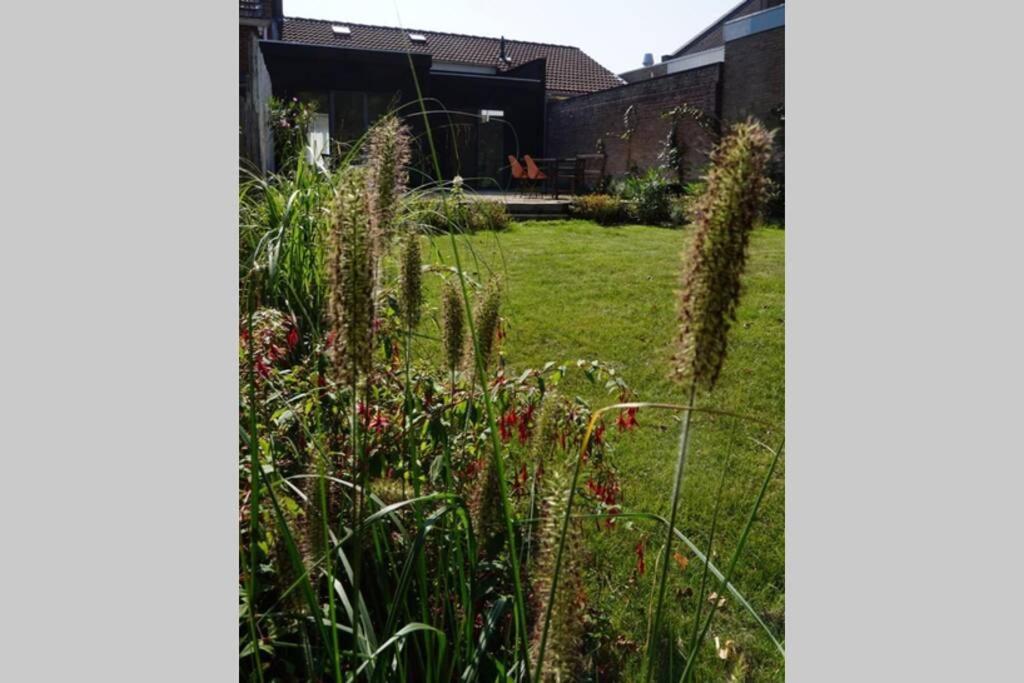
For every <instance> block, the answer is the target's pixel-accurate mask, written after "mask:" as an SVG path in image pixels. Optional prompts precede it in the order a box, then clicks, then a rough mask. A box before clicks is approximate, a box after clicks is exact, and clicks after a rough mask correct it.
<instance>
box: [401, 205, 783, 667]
mask: <svg viewBox="0 0 1024 683" xmlns="http://www.w3.org/2000/svg"><path fill="white" fill-rule="evenodd" d="M691 235H692V230H690V229H682V230H671V229H665V228H656V227H647V226H638V225H630V226H622V227H601V226H598V225H596V224H594V223H591V222H588V221H579V220H571V221H550V222H535V223H514V224H513V227H512V228H511V229H509V230H508V231H506V232H502V233H478V234H475V235H472V236H460V237H458V243H459V248H460V254H461V257H462V264H463V267H464V268H466V270H467V271H468V272H469V273H470V274H471V275H473V276H474V277H478V278H480V279H486V277H487V275H488V273H489V272H497V273H501V274H502V277H503V279H504V282H505V285H506V294H507V296H506V299H505V302H504V307H503V316H504V318H505V320H506V331H507V337H506V338H505V340H504V341H503V343H502V352H503V354H504V357H505V359H506V363H507V368H508V369H509V372H510V373H512V372H519V371H521V370H523V369H526V368H531V367H532V368H539V367H541V366H543V364H544V363H545V362H547V361H556V362H557V363H565V364H566V365H568V366H570V371H569V374H568V375H567V376H566V378H565V380H563V382H562V384H561V385H560V387H559V390H560V391H561V392H562V393H563V394H565V395H566V396H570V397H571V396H580V397H581V398H583V399H584V400H586V401H587V402H588V403H589V404H590V405H591V406H592V407H595V408H597V407H601V406H604V405H608V404H610V403H614V402H615V401H616V398H617V396H616V395H615V394H609V393H608V391H607V390H606V389H605V388H604V386H603V385H601V384H597V385H595V384H591V383H590V382H588V381H587V380H586V379H585V377H584V376H583V375H582V373H580V372H578V371H574V366H575V363H576V361H577V359H585V360H588V361H589V360H591V359H599V360H601V361H605V362H608V363H610V364H612V365H613V366H614V367H615V368H616V369H617V370H618V372H620V373H621V375H622V376H623V377H624V379H625V380H626V382H627V383H628V384H629V385H630V386H631V387H632V388H633V390H634V391H635V392H636V396H635V398H636V399H637V400H643V401H666V402H673V403H685V388H684V387H683V386H682V385H680V384H678V383H676V382H674V381H672V380H671V379H670V369H671V367H672V354H673V351H674V338H675V335H676V332H677V323H676V310H677V298H678V288H679V278H680V269H681V265H682V253H683V251H684V248H685V246H686V245H687V244H688V242H689V239H690V237H691ZM784 237H785V233H784V232H783V231H781V230H777V229H759V230H756V231H755V232H754V234H753V236H752V240H751V248H750V255H749V260H748V266H747V271H746V276H745V279H744V286H745V289H744V293H743V296H742V299H741V305H740V308H739V312H738V319H737V321H736V323H735V324H734V326H733V329H732V332H731V335H730V340H729V356H728V360H727V361H726V364H725V367H724V369H723V371H722V375H721V377H720V379H719V383H718V385H717V386H716V387H715V389H714V390H713V391H712V392H711V393H708V392H701V393H700V394H698V406H702V407H710V408H717V409H723V410H728V411H734V412H737V413H742V414H745V415H753V416H757V417H760V418H762V419H764V420H767V421H769V422H771V423H773V424H775V425H779V427H777V428H764V427H759V426H754V425H750V424H748V423H743V422H740V421H738V420H736V419H733V418H726V417H721V416H710V415H707V414H703V415H702V414H697V415H695V418H694V424H693V430H694V431H693V435H692V441H691V450H690V457H689V460H688V463H687V467H686V471H685V479H684V485H683V492H682V497H681V503H680V513H679V522H678V523H677V526H678V527H679V528H680V530H681V531H682V532H683V533H685V534H686V535H687V536H689V537H690V538H691V539H692V540H693V541H694V542H695V543H697V545H698V546H699V547H700V548H701V549H702V550H703V549H705V548H706V546H707V543H708V538H709V532H710V529H711V526H712V518H713V515H714V512H715V501H716V499H717V491H718V488H719V482H720V480H721V477H722V472H723V466H724V464H725V463H726V461H727V460H728V461H729V463H730V467H729V471H728V473H727V476H726V479H725V485H724V489H723V491H724V493H723V495H722V499H721V507H720V510H719V513H718V525H717V531H716V532H715V537H714V547H713V550H712V559H713V561H714V562H715V563H716V564H717V565H718V566H719V568H720V569H722V570H723V571H724V570H725V568H726V566H727V564H728V561H729V558H730V556H731V553H732V550H733V548H734V547H735V544H736V541H737V540H738V537H739V535H740V531H741V529H742V527H743V525H744V523H745V521H746V518H747V515H748V514H749V510H750V507H751V505H752V503H753V501H754V498H755V496H756V494H757V491H758V489H759V487H760V485H761V481H762V478H763V477H764V474H765V473H766V471H767V467H768V465H769V462H770V454H769V453H768V451H767V450H766V449H764V448H763V447H761V446H759V445H758V444H757V443H755V440H760V441H762V442H764V443H766V444H769V445H771V446H772V447H773V448H776V447H778V446H779V443H780V440H781V438H782V431H781V425H782V423H783V420H784V408H785V400H784V377H785V376H784V363H783V348H784V346H783V345H784V328H785V326H784V282H783V271H784V267H783V264H784V244H785V239H784ZM429 243H430V247H429V248H428V249H426V250H425V254H424V256H425V260H426V261H427V262H429V263H433V264H444V265H451V264H452V263H453V259H452V252H451V244H450V242H449V238H448V236H441V237H433V238H431V239H430V240H429ZM426 282H427V286H428V290H429V296H428V299H427V300H428V301H434V302H436V301H438V297H437V295H436V294H437V291H438V286H439V281H438V278H434V277H432V278H427V280H426ZM436 317H437V316H436V311H434V312H432V315H431V316H429V319H427V320H425V322H424V323H423V325H422V327H421V329H420V332H421V333H422V334H424V335H430V336H434V337H436V336H437V335H438V329H437V326H436ZM417 346H418V348H417V349H416V355H418V356H419V357H420V358H424V357H425V358H438V359H439V357H440V354H439V349H438V345H437V343H436V341H431V340H424V339H421V340H420V341H419V342H418V344H417ZM637 417H638V420H639V424H640V427H639V428H638V429H635V430H632V431H628V432H619V431H617V430H616V428H615V415H614V414H612V416H611V417H610V419H608V420H607V427H608V431H607V433H606V439H607V441H608V442H609V444H610V448H609V455H608V457H609V458H610V459H611V462H612V463H614V465H615V467H616V468H617V469H618V472H619V476H620V480H621V484H622V492H623V499H624V503H623V510H624V511H626V512H631V511H647V512H654V513H658V514H661V515H663V516H665V517H667V516H668V512H669V501H670V496H671V491H672V477H673V473H674V469H675V461H676V445H677V440H678V425H679V416H678V415H675V414H673V413H671V412H664V411H661V412H659V411H656V410H653V409H643V410H641V411H640V412H639V414H638V416H637ZM783 479H784V468H783V467H782V465H781V464H780V466H779V468H778V469H777V470H776V473H775V476H774V477H773V479H772V480H771V482H770V485H769V487H768V493H767V496H766V498H765V500H764V502H763V503H762V506H761V511H760V514H759V515H758V519H757V521H756V522H755V525H754V527H753V530H752V533H751V535H750V537H749V539H748V543H747V548H746V551H745V552H744V555H743V557H742V558H741V562H740V565H739V569H738V571H737V573H736V576H735V578H734V584H735V585H736V586H737V587H738V588H739V590H740V591H741V592H742V593H743V594H744V595H745V596H746V598H747V599H748V600H749V601H750V603H751V604H752V605H753V606H754V608H755V609H756V610H757V611H758V613H759V614H760V615H761V618H762V619H763V620H764V621H765V622H766V623H767V625H768V626H769V628H770V629H771V630H772V632H773V633H774V634H775V637H776V638H778V639H779V640H780V641H784V577H785V574H784V569H785V566H784V536H783V528H784V518H783V513H784V493H783ZM581 483H582V482H581ZM581 502H582V501H581ZM591 509H592V508H591ZM579 511H580V512H587V511H588V509H586V508H581V509H580V510H579ZM587 525H588V528H589V529H591V530H590V531H589V532H588V533H587V544H588V548H589V552H588V553H587V557H585V558H582V560H583V561H584V562H586V564H587V580H588V584H589V601H590V604H592V605H596V606H599V607H601V608H603V609H605V610H606V612H607V613H608V615H609V617H610V620H611V624H612V626H613V627H614V628H615V629H616V630H618V631H620V632H622V633H623V634H625V635H626V637H627V638H629V639H631V640H633V641H635V642H636V644H637V646H638V647H639V648H641V649H642V646H643V643H644V640H645V633H646V628H647V619H648V616H649V613H650V611H651V609H650V606H651V604H652V603H653V596H652V588H653V587H654V585H655V582H656V581H657V574H658V572H657V563H658V562H660V559H659V554H660V550H661V548H662V546H663V543H664V533H665V532H664V530H663V528H662V527H659V526H655V525H654V524H652V523H649V522H646V521H634V522H625V521H619V522H618V523H617V524H616V525H615V527H614V528H613V529H611V530H606V531H605V530H602V531H598V530H596V528H595V525H594V524H593V523H587ZM640 542H642V543H643V547H644V549H645V552H644V558H645V564H646V567H645V569H646V571H645V572H644V573H643V574H641V573H640V572H639V571H638V567H637V560H638V558H637V552H636V549H637V544H638V543H640ZM676 551H679V552H680V553H681V557H682V558H684V561H683V562H679V561H675V560H671V562H672V565H671V566H670V576H671V577H672V579H671V580H672V583H670V585H669V590H668V594H667V597H666V620H667V622H668V624H669V626H670V627H671V628H672V629H674V632H675V634H676V636H677V638H682V639H683V640H685V638H686V635H687V634H688V633H689V629H690V628H691V624H692V617H693V614H694V612H695V610H696V603H697V596H698V595H699V594H700V586H701V576H702V569H703V566H702V564H701V563H700V562H699V561H697V560H695V559H694V561H692V562H690V563H689V564H688V566H686V567H685V568H681V565H682V564H685V559H693V553H692V552H691V551H690V550H689V549H687V548H684V547H681V546H680V544H679V543H678V542H674V544H673V553H675V552H676ZM709 580H711V579H710V577H709ZM687 587H689V588H691V589H692V591H693V594H688V591H687ZM714 588H715V587H714V586H712V587H709V588H707V591H708V592H710V591H711V590H714ZM708 606H709V603H708V602H707V600H705V601H704V607H705V608H706V607H708ZM705 613H706V611H705ZM716 636H717V637H718V638H719V640H720V642H721V643H722V644H723V646H724V644H725V643H726V641H729V640H731V641H733V643H734V647H733V651H732V652H729V653H727V655H728V656H727V658H726V659H724V660H723V659H721V658H719V657H718V656H717V654H718V653H717V652H716V650H715V647H714V643H715V637H716ZM666 650H668V649H667V648H666ZM641 655H642V652H641V653H639V654H633V655H630V656H628V657H627V658H628V661H629V664H628V666H627V671H626V673H625V680H635V679H636V676H637V671H638V670H639V664H640V661H641ZM699 656H700V666H699V676H698V680H724V679H726V678H727V677H728V676H729V675H735V676H736V677H737V679H738V680H758V681H761V680H781V678H782V677H783V671H784V666H783V660H782V657H781V655H780V654H779V653H778V651H777V650H776V649H775V647H774V646H773V645H772V643H771V641H770V639H769V638H768V637H767V636H766V635H765V634H764V632H763V631H762V630H761V628H760V627H759V626H758V625H757V624H756V622H755V621H754V620H753V619H752V618H751V617H750V616H749V614H747V613H746V612H745V611H744V610H743V609H742V608H741V607H740V606H739V605H738V604H737V603H736V601H735V600H734V599H733V598H732V596H728V597H727V599H726V602H725V603H724V605H723V607H722V608H720V609H719V611H718V613H717V614H716V616H715V620H714V622H713V624H712V626H711V629H710V630H709V632H708V638H707V639H706V641H705V644H704V647H703V648H702V649H701V651H700V653H699ZM675 666H676V667H678V664H676V665H675ZM679 673H680V672H679V670H678V668H677V669H676V672H675V674H674V677H675V678H678V676H679Z"/></svg>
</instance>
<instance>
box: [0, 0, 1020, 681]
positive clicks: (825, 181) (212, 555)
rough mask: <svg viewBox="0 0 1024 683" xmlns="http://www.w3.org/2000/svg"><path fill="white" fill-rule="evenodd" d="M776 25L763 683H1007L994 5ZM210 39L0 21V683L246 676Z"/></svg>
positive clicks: (893, 10)
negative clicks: (776, 299) (779, 171)
mask: <svg viewBox="0 0 1024 683" xmlns="http://www.w3.org/2000/svg"><path fill="white" fill-rule="evenodd" d="M437 4H438V11H444V4H443V3H441V2H439V3H437ZM790 5H791V6H790V7H789V8H788V9H787V23H788V27H787V38H788V44H787V52H788V55H787V85H788V93H787V96H788V97H787V99H788V100H789V101H788V105H787V116H788V121H787V124H788V125H787V145H788V149H787V162H788V176H789V177H788V185H789V187H788V188H787V190H788V200H789V202H788V226H787V230H788V232H787V249H788V253H787V258H786V262H787V271H786V276H787V340H786V341H787V344H786V347H787V359H786V362H787V388H788V392H787V399H788V405H787V415H788V417H789V421H788V425H787V431H788V437H789V441H788V445H787V452H788V455H787V458H788V462H787V521H788V525H787V565H788V566H787V581H788V585H787V598H788V605H787V622H788V623H787V647H788V652H789V663H788V677H789V678H790V680H794V681H826V680H827V681H838V680H844V681H845V680H850V681H865V680H872V681H873V680H896V681H903V680H956V681H962V680H984V679H987V678H990V677H993V678H995V677H998V678H1012V677H1013V675H1014V674H1015V673H1016V671H1017V669H1018V668H1019V667H1018V665H1017V663H1016V661H1015V658H1014V655H1015V652H1016V646H1017V637H1016V636H1018V635H1019V632H1020V627H1019V618H1018V617H1017V615H1018V614H1020V613H1021V607H1022V605H1021V598H1020V590H1019V589H1018V587H1017V585H1016V580H1017V576H1016V575H1017V573H1018V572H1019V570H1020V567H1021V563H1020V560H1021V552H1020V550H1019V541H1018V537H1019V536H1020V535H1021V533H1020V532H1021V529H1020V520H1021V519H1022V515H1021V504H1020V495H1019V487H1020V482H1021V465H1020V456H1021V454H1022V453H1021V450H1022V449H1021V445H1020V438H1019V436H1018V435H1017V433H1016V432H1017V429H1016V425H1017V422H1018V414H1019V412H1020V408H1021V407H1022V406H1021V403H1022V402H1021V399H1020V393H1019V392H1020V390H1019V387H1020V382H1021V378H1022V374H1024V373H1022V372H1021V369H1022V368H1021V360H1020V356H1021V354H1020V349H1021V347H1022V346H1024V345H1022V343H1021V341H1022V340H1021V333H1020V324H1019V320H1018V316H1019V312H1020V309H1021V306H1020V304H1019V297H1020V294H1021V292H1022V289H1024V288H1022V287H1021V282H1020V259H1021V253H1022V246H1024V244H1022V238H1021V227H1022V226H1021V218H1020V201H1019V200H1020V197H1021V195H1022V194H1024V191H1022V189H1021V180H1022V178H1021V175H1022V174H1021V172H1020V160H1021V159H1022V156H1024V155H1022V152H1024V149H1022V139H1021V132H1020V131H1021V125H1020V122H1019V119H1020V113H1021V107H1020V97H1019V92H1020V87H1019V83H1020V76H1019V74H1018V73H1017V72H1016V68H1015V67H1016V65H1019V63H1020V53H1019V48H1018V47H1017V46H1018V45H1019V36H1018V35H1017V34H1018V32H1019V31H1018V27H1019V26H1020V25H1021V22H1020V21H1019V17H1014V16H1012V15H1013V13H1014V12H1017V13H1018V14H1019V10H1017V9H1016V8H1015V6H1014V5H1012V4H1006V3H995V2H974V3H970V4H967V5H962V4H961V5H954V6H949V7H946V6H940V5H939V4H937V3H928V2H903V3H891V2H890V3H884V2H858V3H813V2H800V1H799V0H797V1H794V2H792V3H790ZM590 6H591V3H587V4H586V7H588V8H589V7H590ZM581 7H583V3H581ZM618 9H621V8H616V9H615V11H618ZM581 11H582V10H581ZM235 12H236V10H235V8H234V6H233V5H231V4H230V3H227V2H223V3H212V2H208V1H207V2H199V1H197V0H196V1H185V0H179V1H177V2H174V3H170V4H168V3H164V4H159V5H157V4H151V3H138V2H105V3H76V2H68V3H62V4H58V3H54V2H47V3H19V4H16V5H12V6H10V7H7V8H5V22H4V24H5V31H4V34H5V35H4V40H3V41H0V68H2V69H3V83H4V86H5V93H6V95H5V98H4V107H3V111H4V125H3V126H2V127H0V130H2V136H3V141H2V149H3V150H4V156H3V159H4V161H5V162H6V163H5V164H4V170H3V175H4V177H3V182H2V183H0V197H2V199H3V206H4V212H3V214H2V215H3V228H4V238H5V240H4V245H3V250H2V254H3V256H4V258H3V265H2V267H0V295H2V297H3V307H2V309H0V310H2V311H3V318H4V325H3V334H0V339H2V342H0V343H2V345H3V346H2V353H0V358H3V359H4V362H5V368H4V378H3V382H2V402H3V405H2V410H0V426H2V429H0V434H2V439H3V441H2V446H0V452H2V454H3V465H4V471H3V482H4V484H5V486H4V493H3V495H2V496H0V524H2V532H3V539H4V541H5V543H4V551H3V555H4V558H5V562H4V563H3V566H4V571H3V572H2V577H3V580H2V581H0V596H2V598H0V600H2V603H0V605H2V607H0V615H2V616H0V619H2V629H3V640H2V641H0V642H2V643H3V646H2V651H3V657H2V658H0V678H2V679H3V680H18V681H32V680H81V679H90V678H95V677H97V676H98V677H102V678H103V679H104V680H114V681H121V680H124V681H137V680H139V679H140V676H144V677H145V678H146V679H147V680H169V681H170V680H174V681H177V680H218V681H219V680H231V679H233V678H235V677H236V676H237V663H236V661H237V650H236V647H237V631H236V629H237V620H236V615H237V606H236V605H237V595H236V593H235V591H236V586H237V584H236V578H237V571H238V564H237V550H236V542H237V531H236V525H237V499H236V497H235V493H236V490H237V489H236V486H237V478H236V447H237V446H236V442H237V431H236V418H237V408H236V400H237V393H236V392H237V387H236V375H235V364H236V361H237V356H236V336H235V335H236V324H235V315H236V310H237V308H236V305H237V294H236V275H237V269H236V260H237V242H236V239H237V238H236V232H235V227H234V226H235V224H236V202H237V197H236V177H237V176H236V168H237V166H236V159H237V142H236V137H235V135H236V132H237V108H236V107H237V105H236V100H235V89H236V87H237V76H236V71H235V68H236V66H235V65H236V61H235V60H236V59H237V57H236V49H237V43H236V40H237V39H236V37H235V36H236V33H235V22H236V13H235Z"/></svg>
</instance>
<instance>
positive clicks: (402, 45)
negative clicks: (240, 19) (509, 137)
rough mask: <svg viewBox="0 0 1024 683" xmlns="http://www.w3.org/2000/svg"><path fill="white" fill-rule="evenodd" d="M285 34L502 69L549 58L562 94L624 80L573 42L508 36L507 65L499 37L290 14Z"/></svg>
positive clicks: (552, 84) (554, 86)
mask: <svg viewBox="0 0 1024 683" xmlns="http://www.w3.org/2000/svg"><path fill="white" fill-rule="evenodd" d="M332 25H340V26H348V27H349V28H350V29H351V33H350V34H348V35H338V34H336V33H334V31H333V30H332V29H331V26H332ZM410 33H420V34H422V35H424V36H426V38H427V41H426V43H420V42H413V41H411V40H409V34H410ZM282 38H283V39H284V40H285V41H287V42H292V43H307V44H312V45H330V46H334V47H351V48H356V49H360V50H391V51H400V52H412V53H419V54H429V55H431V56H432V57H433V58H434V60H435V61H439V62H456V63H460V64H471V65H474V66H493V67H496V68H497V69H498V70H499V71H507V70H509V69H514V68H516V67H518V66H521V65H523V64H525V63H526V62H530V61H533V60H534V59H539V58H540V57H544V58H545V59H546V60H547V62H546V75H547V88H548V90H549V91H554V92H561V93H588V92H596V91H598V90H607V89H608V88H614V87H615V86H617V85H621V84H622V82H623V81H621V80H620V79H619V78H618V77H617V76H616V75H615V74H613V73H612V72H611V71H608V69H605V68H604V67H603V66H601V65H600V64H598V63H597V62H595V61H594V60H593V59H591V57H590V56H589V55H587V54H586V53H585V52H583V51H582V50H580V49H579V48H578V47H571V46H568V45H551V44H547V43H529V42H525V41H521V40H507V39H506V40H505V54H506V56H507V57H509V58H510V59H511V62H510V63H509V64H502V63H501V62H500V61H499V60H498V54H499V44H500V42H501V41H500V39H498V38H486V37H483V36H470V35H463V34H458V33H440V32H438V31H423V30H420V29H403V28H397V27H392V26H372V25H368V24H352V23H348V22H343V21H325V20H321V19H303V18H299V17H285V19H284V25H283V30H282Z"/></svg>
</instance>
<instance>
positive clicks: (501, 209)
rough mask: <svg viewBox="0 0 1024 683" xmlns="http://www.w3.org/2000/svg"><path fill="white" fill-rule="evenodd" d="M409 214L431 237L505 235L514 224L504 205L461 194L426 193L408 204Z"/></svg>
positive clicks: (410, 218) (407, 213) (412, 220)
mask: <svg viewBox="0 0 1024 683" xmlns="http://www.w3.org/2000/svg"><path fill="white" fill-rule="evenodd" d="M405 212H406V217H407V218H408V220H410V221H411V222H412V223H413V224H414V225H416V226H417V227H418V228H419V229H420V230H421V231H422V232H426V233H429V234H441V233H446V232H455V233H474V232H482V231H491V232H501V231H503V230H507V229H508V226H509V224H510V223H511V222H512V218H511V217H510V216H509V214H508V210H507V209H506V208H505V205H504V204H502V203H501V202H496V201H490V200H486V199H475V198H473V197H472V196H466V195H461V194H455V195H454V196H451V195H440V196H439V195H430V194H422V195H419V196H418V197H416V198H415V199H412V200H410V201H409V202H407V204H406V207H405Z"/></svg>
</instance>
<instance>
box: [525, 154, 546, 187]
mask: <svg viewBox="0 0 1024 683" xmlns="http://www.w3.org/2000/svg"><path fill="white" fill-rule="evenodd" d="M523 161H525V162H526V177H527V178H529V179H530V180H531V181H533V182H534V183H537V184H538V185H540V184H541V183H543V182H544V181H545V180H547V179H548V175H547V174H546V173H545V172H544V171H542V170H540V167H538V166H537V162H536V161H534V160H533V157H531V156H530V155H529V154H524V155H523Z"/></svg>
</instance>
